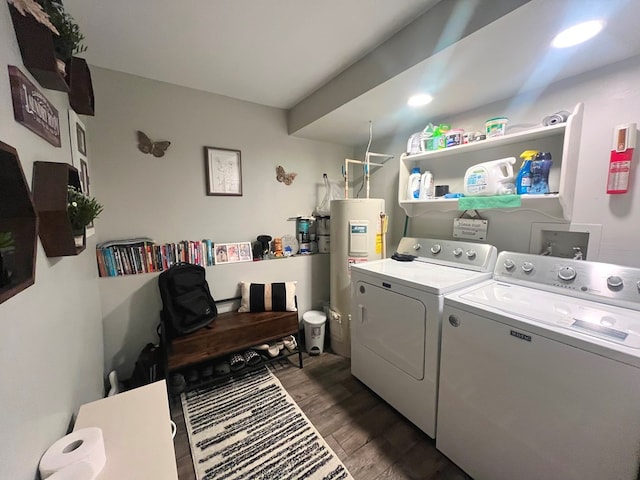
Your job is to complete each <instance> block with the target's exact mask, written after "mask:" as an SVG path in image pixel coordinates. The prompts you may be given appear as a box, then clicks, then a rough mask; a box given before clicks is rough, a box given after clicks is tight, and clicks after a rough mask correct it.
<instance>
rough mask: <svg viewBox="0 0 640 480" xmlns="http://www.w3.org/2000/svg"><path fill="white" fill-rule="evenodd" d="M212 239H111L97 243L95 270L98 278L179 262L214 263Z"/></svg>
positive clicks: (150, 270)
mask: <svg viewBox="0 0 640 480" xmlns="http://www.w3.org/2000/svg"><path fill="white" fill-rule="evenodd" d="M213 248H214V247H213V242H212V241H211V240H208V239H205V240H195V241H194V240H183V241H181V242H177V243H165V244H163V245H158V244H156V243H155V242H154V241H153V240H152V239H150V238H132V239H127V240H112V241H109V242H104V243H100V244H98V245H97V246H96V260H97V262H98V273H99V275H100V276H101V277H115V276H118V275H132V274H137V273H150V272H162V271H164V270H168V269H169V268H171V266H172V265H174V264H176V263H180V262H188V263H193V264H195V265H200V266H203V267H204V266H212V265H213V264H214V255H213Z"/></svg>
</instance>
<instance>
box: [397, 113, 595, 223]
mask: <svg viewBox="0 0 640 480" xmlns="http://www.w3.org/2000/svg"><path fill="white" fill-rule="evenodd" d="M583 110H584V106H583V104H582V103H579V104H577V105H576V107H575V108H574V110H573V112H572V113H571V115H569V118H568V119H567V121H566V122H565V123H561V124H557V125H550V126H548V127H536V128H532V129H529V130H525V131H520V132H516V133H512V134H508V135H504V136H502V137H494V138H489V139H487V140H483V141H479V142H472V143H468V144H464V145H458V146H456V147H450V148H445V149H442V150H435V151H429V152H423V153H419V154H414V155H407V154H403V155H401V156H400V165H399V176H398V177H399V179H398V203H399V205H400V206H401V207H402V208H403V209H404V211H405V212H406V214H407V215H408V216H409V217H415V216H419V215H424V214H426V213H429V212H438V211H440V212H446V211H454V210H457V209H458V200H457V199H455V198H451V199H449V198H434V199H428V200H407V199H406V190H407V182H408V180H409V175H410V173H411V170H412V169H413V168H414V167H419V168H420V170H421V171H423V172H424V171H426V170H429V171H431V172H432V173H433V176H434V179H435V183H436V185H449V190H450V191H451V192H463V187H464V175H465V172H466V171H467V169H468V168H469V167H471V166H472V165H475V164H478V163H481V162H486V161H490V160H496V159H499V158H505V157H516V159H518V161H517V162H516V164H515V165H514V170H516V171H517V170H518V168H519V166H520V163H521V161H520V160H519V156H520V154H521V153H522V152H523V151H524V150H540V151H547V152H551V154H552V158H553V166H552V168H551V172H550V175H549V186H550V189H551V192H552V193H551V194H547V195H522V207H521V208H532V209H542V210H545V209H548V208H553V207H555V206H557V205H558V203H559V204H560V206H561V207H562V211H563V215H564V218H565V219H566V220H571V215H572V213H573V198H574V193H575V177H576V172H577V163H578V152H579V145H580V132H581V130H582V116H583Z"/></svg>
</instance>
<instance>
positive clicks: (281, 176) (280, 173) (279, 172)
mask: <svg viewBox="0 0 640 480" xmlns="http://www.w3.org/2000/svg"><path fill="white" fill-rule="evenodd" d="M296 175H298V174H297V173H284V168H282V166H281V165H278V166H277V167H276V179H277V180H278V181H279V182H282V183H284V184H285V185H291V182H293V179H294V178H296Z"/></svg>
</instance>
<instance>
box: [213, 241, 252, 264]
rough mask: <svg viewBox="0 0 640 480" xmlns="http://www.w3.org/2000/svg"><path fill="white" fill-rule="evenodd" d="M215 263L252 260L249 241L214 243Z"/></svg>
mask: <svg viewBox="0 0 640 480" xmlns="http://www.w3.org/2000/svg"><path fill="white" fill-rule="evenodd" d="M213 251H214V252H215V257H216V261H215V263H216V265H218V264H220V263H238V262H251V261H253V254H252V252H251V242H239V243H217V244H215V245H214V249H213Z"/></svg>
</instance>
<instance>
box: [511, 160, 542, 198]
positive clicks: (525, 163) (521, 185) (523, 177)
mask: <svg viewBox="0 0 640 480" xmlns="http://www.w3.org/2000/svg"><path fill="white" fill-rule="evenodd" d="M538 153H539V152H538V150H525V151H524V152H522V153H521V154H520V158H522V166H521V167H520V171H519V172H518V176H517V177H516V193H517V194H518V195H523V194H526V193H529V191H530V190H531V161H532V160H533V157H535V156H536V155H537V154H538Z"/></svg>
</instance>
